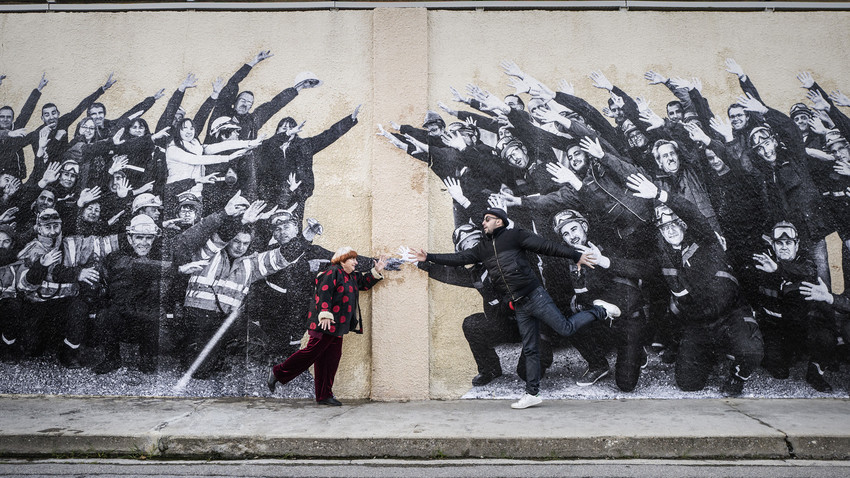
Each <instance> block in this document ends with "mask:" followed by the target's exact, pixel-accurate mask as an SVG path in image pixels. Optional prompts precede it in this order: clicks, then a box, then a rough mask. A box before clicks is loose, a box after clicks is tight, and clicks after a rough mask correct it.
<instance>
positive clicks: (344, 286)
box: [267, 247, 387, 406]
mask: <svg viewBox="0 0 850 478" xmlns="http://www.w3.org/2000/svg"><path fill="white" fill-rule="evenodd" d="M386 261H387V258H386V256H383V255H382V256H381V257H380V259H378V260H376V261H375V262H374V266H373V267H372V270H371V271H369V272H368V273H362V272H359V271H356V270H355V267H357V251H355V250H354V249H352V248H351V247H341V248H339V249H338V250H337V251H336V252H335V253H334V255H333V257H332V258H331V265H330V267H328V268H327V269H326V270H323V271H321V272H319V274H318V275H316V276H315V280H314V281H313V282H314V284H315V300H314V301H310V312H309V313H308V314H307V322H308V324H309V325H308V327H307V334H308V335H309V336H310V339H309V341H308V342H307V346H306V347H304V348H303V349H301V350H299V351H297V352H295V353H294V354H292V355H290V356H289V358H287V359H286V360H285V361H284V362H283V363H280V364H277V365H275V366H274V367H272V369H271V370H270V371H269V377H268V381H267V384H268V386H269V390H270V391H271V392H272V393H274V391H275V386H276V384H277V383H278V382H280V383H281V384H286V383H288V382H289V381H291V380H292V379H294V378H295V377H297V376H299V375H301V374H302V373H304V372H305V371H306V370H307V369H308V368H310V366H311V365H313V379H314V382H315V391H316V403H318V404H319V405H329V406H340V405H342V403H340V401H339V400H337V399H336V397H334V394H333V384H334V377H335V376H336V371H337V367H338V366H339V361H340V359H341V358H342V338H343V336H344V335H345V334H347V333H348V332H354V333H358V334H362V333H363V319H362V317H360V306H359V304H358V296H359V291H361V290H364V291H365V290H369V289H371V288H372V287H374V285H375V284H376V283H377V282H378V281H380V280H381V279H383V278H384V276H383V275H381V273H382V272H383V270H384V266H385V265H386Z"/></svg>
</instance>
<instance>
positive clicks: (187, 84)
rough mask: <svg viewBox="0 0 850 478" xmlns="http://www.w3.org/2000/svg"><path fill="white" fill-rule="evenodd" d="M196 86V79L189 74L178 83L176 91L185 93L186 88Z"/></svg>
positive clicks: (193, 75)
mask: <svg viewBox="0 0 850 478" xmlns="http://www.w3.org/2000/svg"><path fill="white" fill-rule="evenodd" d="M196 86H198V78H197V77H196V76H195V74H194V73H189V74H188V75H186V79H185V80H183V82H182V83H180V86H178V87H177V90H178V91H180V92H184V91H186V88H194V87H196Z"/></svg>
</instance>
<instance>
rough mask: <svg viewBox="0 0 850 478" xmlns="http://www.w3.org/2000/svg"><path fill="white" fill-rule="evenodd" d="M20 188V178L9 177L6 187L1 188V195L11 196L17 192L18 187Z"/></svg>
mask: <svg viewBox="0 0 850 478" xmlns="http://www.w3.org/2000/svg"><path fill="white" fill-rule="evenodd" d="M20 188H21V180H20V179H18V178H11V179H9V182H8V183H6V188H5V189H4V190H3V196H6V197H7V198H8V197H11V196H12V195H13V194H15V193H16V192H18V189H20Z"/></svg>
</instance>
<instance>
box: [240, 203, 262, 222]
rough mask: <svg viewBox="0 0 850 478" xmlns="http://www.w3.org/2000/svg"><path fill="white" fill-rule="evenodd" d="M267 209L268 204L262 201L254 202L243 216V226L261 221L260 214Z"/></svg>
mask: <svg viewBox="0 0 850 478" xmlns="http://www.w3.org/2000/svg"><path fill="white" fill-rule="evenodd" d="M265 208H266V202H265V201H263V200H260V199H257V200H256V201H254V202H252V203H251V205H250V206H248V209H246V210H245V212H244V213H243V214H242V224H253V223H255V222H257V221H258V220H259V219H260V214H261V213H262V212H263V209H265Z"/></svg>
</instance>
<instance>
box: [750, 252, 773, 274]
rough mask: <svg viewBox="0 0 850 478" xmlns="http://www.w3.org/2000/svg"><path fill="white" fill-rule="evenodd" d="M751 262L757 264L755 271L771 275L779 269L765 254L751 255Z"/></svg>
mask: <svg viewBox="0 0 850 478" xmlns="http://www.w3.org/2000/svg"><path fill="white" fill-rule="evenodd" d="M753 260H754V261H756V262H758V264H756V269H758V270H760V271H764V272H767V273H768V274H772V273H774V272H776V270H777V269H779V266H778V265H777V264H776V262H774V261H773V259H771V258H770V256H768V255H767V254H753Z"/></svg>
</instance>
